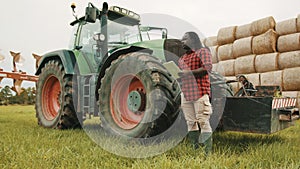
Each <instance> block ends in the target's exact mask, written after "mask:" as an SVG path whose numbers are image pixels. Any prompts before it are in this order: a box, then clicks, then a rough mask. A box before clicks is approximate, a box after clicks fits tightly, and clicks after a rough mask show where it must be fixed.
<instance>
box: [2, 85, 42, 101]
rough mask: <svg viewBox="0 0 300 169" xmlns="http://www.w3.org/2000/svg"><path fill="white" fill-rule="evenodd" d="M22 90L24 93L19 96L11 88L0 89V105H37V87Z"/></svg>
mask: <svg viewBox="0 0 300 169" xmlns="http://www.w3.org/2000/svg"><path fill="white" fill-rule="evenodd" d="M22 90H23V91H22V93H21V94H20V95H17V94H16V93H15V92H14V91H13V90H12V89H11V87H9V86H5V87H3V88H0V105H9V104H24V105H30V104H35V96H36V95H35V93H36V90H35V87H28V88H26V89H25V88H22Z"/></svg>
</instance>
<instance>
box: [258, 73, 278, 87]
mask: <svg viewBox="0 0 300 169" xmlns="http://www.w3.org/2000/svg"><path fill="white" fill-rule="evenodd" d="M260 83H261V85H262V86H281V87H282V71H281V70H279V71H273V72H266V73H261V74H260Z"/></svg>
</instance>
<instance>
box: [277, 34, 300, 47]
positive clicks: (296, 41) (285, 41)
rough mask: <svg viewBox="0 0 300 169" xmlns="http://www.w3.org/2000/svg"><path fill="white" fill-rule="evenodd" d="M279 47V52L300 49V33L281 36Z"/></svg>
mask: <svg viewBox="0 0 300 169" xmlns="http://www.w3.org/2000/svg"><path fill="white" fill-rule="evenodd" d="M277 49H278V51H279V52H290V51H295V50H300V33H294V34H289V35H283V36H279V38H278V42H277Z"/></svg>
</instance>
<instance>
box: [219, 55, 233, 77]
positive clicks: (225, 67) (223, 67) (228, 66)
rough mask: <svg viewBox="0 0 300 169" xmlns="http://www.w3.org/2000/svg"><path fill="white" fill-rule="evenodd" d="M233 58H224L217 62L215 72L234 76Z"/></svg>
mask: <svg viewBox="0 0 300 169" xmlns="http://www.w3.org/2000/svg"><path fill="white" fill-rule="evenodd" d="M234 62H235V60H234V59H231V60H225V61H220V62H219V63H218V67H217V72H219V73H220V74H221V75H223V76H234V66H235V64H234Z"/></svg>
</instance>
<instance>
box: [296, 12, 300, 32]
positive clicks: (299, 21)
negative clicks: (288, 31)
mask: <svg viewBox="0 0 300 169" xmlns="http://www.w3.org/2000/svg"><path fill="white" fill-rule="evenodd" d="M297 32H300V14H299V15H298V16H297Z"/></svg>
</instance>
